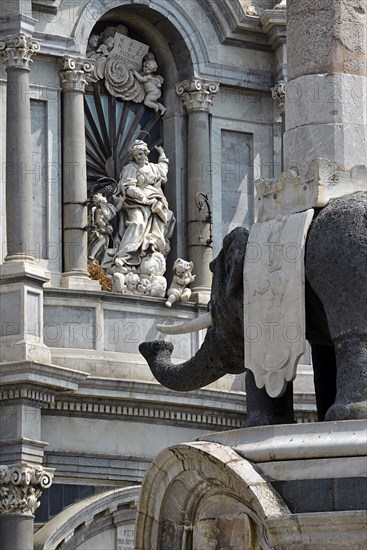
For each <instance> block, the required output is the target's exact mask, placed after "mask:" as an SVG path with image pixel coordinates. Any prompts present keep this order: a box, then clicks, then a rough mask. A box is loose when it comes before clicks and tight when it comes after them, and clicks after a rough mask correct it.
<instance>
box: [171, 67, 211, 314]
mask: <svg viewBox="0 0 367 550" xmlns="http://www.w3.org/2000/svg"><path fill="white" fill-rule="evenodd" d="M218 90H219V84H218V83H217V82H209V81H207V80H203V79H200V78H192V79H191V80H185V81H184V82H181V83H180V84H177V85H176V91H177V94H178V95H179V96H181V98H182V101H183V104H184V106H185V108H186V110H187V112H188V177H187V179H188V182H187V203H188V244H189V260H191V261H192V262H193V263H194V273H195V275H196V278H195V283H193V284H192V286H191V290H192V294H191V298H190V300H191V301H195V302H199V303H207V302H208V301H209V299H210V288H211V273H210V270H209V264H210V262H211V261H212V259H213V250H212V248H211V243H210V239H209V235H210V231H209V224H208V223H206V222H205V221H203V219H202V218H201V214H200V212H199V210H198V207H197V205H196V195H197V193H199V192H201V193H204V194H207V195H208V196H209V201H210V196H211V173H212V170H211V158H210V131H209V108H210V105H211V104H212V99H213V95H214V94H216V93H217V92H218ZM204 217H205V215H204Z"/></svg>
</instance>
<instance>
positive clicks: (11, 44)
mask: <svg viewBox="0 0 367 550" xmlns="http://www.w3.org/2000/svg"><path fill="white" fill-rule="evenodd" d="M39 50H40V43H39V42H38V41H37V40H35V39H34V38H32V37H31V36H28V35H26V34H24V33H20V34H19V35H12V36H6V37H5V38H4V39H3V40H1V41H0V55H1V57H2V60H3V62H4V64H5V66H6V68H7V69H10V68H14V69H26V70H28V71H29V70H30V65H31V63H32V61H33V60H32V56H33V55H34V54H35V53H37V52H38V51H39Z"/></svg>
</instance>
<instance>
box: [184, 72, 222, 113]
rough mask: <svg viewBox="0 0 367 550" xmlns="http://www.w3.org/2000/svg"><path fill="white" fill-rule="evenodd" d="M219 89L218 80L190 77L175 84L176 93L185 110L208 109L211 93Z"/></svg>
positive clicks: (213, 93)
mask: <svg viewBox="0 0 367 550" xmlns="http://www.w3.org/2000/svg"><path fill="white" fill-rule="evenodd" d="M218 91H219V82H213V81H210V80H205V79H203V78H197V77H192V78H191V79H189V80H184V81H183V82H180V83H178V84H176V93H177V95H179V96H181V99H182V103H183V104H184V106H185V108H186V109H187V111H189V112H190V111H208V110H209V107H210V106H211V105H212V103H213V101H212V100H213V95H215V94H216V93H217V92H218Z"/></svg>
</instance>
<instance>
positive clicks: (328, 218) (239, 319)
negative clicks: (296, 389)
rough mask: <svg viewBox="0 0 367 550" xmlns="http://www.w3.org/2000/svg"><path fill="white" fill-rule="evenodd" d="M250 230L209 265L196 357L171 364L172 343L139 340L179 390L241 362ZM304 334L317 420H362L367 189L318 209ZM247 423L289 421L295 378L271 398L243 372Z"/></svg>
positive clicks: (160, 375) (366, 388) (365, 409)
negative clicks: (205, 319)
mask: <svg viewBox="0 0 367 550" xmlns="http://www.w3.org/2000/svg"><path fill="white" fill-rule="evenodd" d="M247 240H248V231H247V230H246V229H243V228H236V229H235V230H233V231H232V232H231V233H230V234H229V235H227V236H226V237H225V239H224V241H223V248H222V249H221V251H220V253H219V255H218V256H217V258H216V259H215V260H214V261H213V262H212V264H211V270H212V272H213V283H212V290H211V300H210V304H209V305H210V311H211V316H212V326H211V327H210V328H208V331H207V334H206V336H205V340H204V342H203V344H202V346H201V348H200V349H199V350H198V352H197V353H196V355H195V356H194V357H192V358H191V359H189V360H188V361H186V362H184V363H182V364H180V365H173V364H172V363H171V359H170V357H171V353H172V350H173V346H172V343H171V342H167V341H161V340H156V341H154V342H144V343H142V344H141V345H140V348H139V349H140V351H141V353H142V354H143V356H144V357H145V358H146V360H147V362H148V364H149V366H150V368H151V370H152V372H153V374H154V376H155V377H156V379H157V380H158V381H159V382H160V383H161V384H163V385H164V386H166V387H168V388H171V389H173V390H176V391H190V390H193V389H197V388H201V387H203V386H205V385H207V384H209V383H211V382H213V381H215V380H217V379H219V378H220V377H222V376H223V375H225V374H227V373H234V374H237V373H241V372H244V371H245V365H244V330H243V326H244V319H243V263H244V257H245V250H246V244H247ZM305 274H306V296H305V298H306V338H307V339H308V341H309V343H310V344H311V348H312V360H313V368H314V380H315V393H316V402H317V410H318V417H319V420H323V419H326V420H347V419H355V418H367V193H364V192H361V193H354V194H351V195H346V196H344V197H341V198H338V199H335V200H333V201H331V202H330V203H329V205H327V206H326V207H325V208H323V209H321V210H319V211H317V212H316V213H315V217H314V219H313V221H312V224H311V227H310V230H309V233H308V237H307V243H306V251H305ZM246 393H247V411H248V418H247V424H248V425H261V424H275V423H291V422H294V415H293V395H292V384H291V383H289V384H288V387H287V388H286V390H285V392H284V394H283V395H282V396H281V397H278V398H271V397H269V396H268V395H267V393H266V392H265V390H264V389H258V388H257V387H256V385H255V382H254V377H253V374H252V373H251V372H250V371H247V374H246Z"/></svg>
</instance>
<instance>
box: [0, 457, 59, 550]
mask: <svg viewBox="0 0 367 550" xmlns="http://www.w3.org/2000/svg"><path fill="white" fill-rule="evenodd" d="M53 472H54V470H53V469H51V468H43V467H42V466H33V465H30V464H27V463H24V462H19V463H17V464H12V465H9V466H5V465H0V479H1V485H2V487H1V497H0V548H1V549H2V550H14V549H15V548H19V549H21V550H33V521H34V513H35V511H36V510H37V508H38V507H39V505H40V502H39V499H40V497H41V494H42V490H43V489H47V488H48V487H50V486H51V484H52V478H53Z"/></svg>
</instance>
